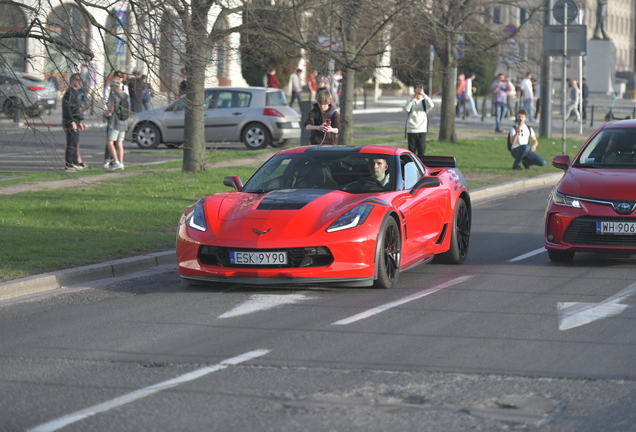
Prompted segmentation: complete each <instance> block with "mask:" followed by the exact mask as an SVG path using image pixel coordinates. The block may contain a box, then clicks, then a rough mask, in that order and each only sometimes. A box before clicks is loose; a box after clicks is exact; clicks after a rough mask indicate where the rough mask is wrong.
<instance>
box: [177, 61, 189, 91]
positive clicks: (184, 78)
mask: <svg viewBox="0 0 636 432" xmlns="http://www.w3.org/2000/svg"><path fill="white" fill-rule="evenodd" d="M187 89H188V71H187V69H186V68H182V69H181V81H179V96H185V94H186V91H187Z"/></svg>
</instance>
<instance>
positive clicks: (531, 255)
mask: <svg viewBox="0 0 636 432" xmlns="http://www.w3.org/2000/svg"><path fill="white" fill-rule="evenodd" d="M546 250H547V249H546V248H544V247H542V248H539V249H536V250H533V251H532V252H528V253H526V254H523V255H519V256H518V257H516V258H513V259H510V260H508V262H517V261H521V260H524V259H526V258H530V257H533V256H535V255H539V254H540V253H542V252H545V251H546Z"/></svg>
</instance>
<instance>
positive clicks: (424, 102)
mask: <svg viewBox="0 0 636 432" xmlns="http://www.w3.org/2000/svg"><path fill="white" fill-rule="evenodd" d="M414 93H415V94H414V95H413V97H412V98H411V99H409V100H408V101H407V102H406V105H404V111H406V112H407V113H409V116H408V118H407V120H406V135H407V140H408V145H409V150H410V151H412V152H413V153H415V154H417V155H418V156H424V153H425V152H426V133H427V132H428V113H429V112H430V111H431V110H432V109H433V107H434V106H435V105H433V101H432V100H431V98H430V97H428V95H427V94H426V93H425V92H424V86H423V85H422V84H421V83H417V84H415V86H414Z"/></svg>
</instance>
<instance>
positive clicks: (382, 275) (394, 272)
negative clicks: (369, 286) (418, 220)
mask: <svg viewBox="0 0 636 432" xmlns="http://www.w3.org/2000/svg"><path fill="white" fill-rule="evenodd" d="M376 247H377V249H378V250H377V252H376V257H377V261H376V265H377V266H378V267H377V279H376V280H375V282H374V284H373V287H374V288H382V289H386V288H393V287H395V286H396V285H397V282H398V277H399V275H400V260H401V258H402V237H401V235H400V230H399V229H398V225H397V222H395V219H393V218H392V217H391V216H388V217H387V218H386V219H385V220H384V222H383V223H382V229H381V230H380V235H379V236H378V243H377V246H376Z"/></svg>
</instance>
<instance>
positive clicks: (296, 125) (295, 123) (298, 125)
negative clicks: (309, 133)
mask: <svg viewBox="0 0 636 432" xmlns="http://www.w3.org/2000/svg"><path fill="white" fill-rule="evenodd" d="M291 125H292V127H293V128H294V129H295V128H300V123H299V122H291Z"/></svg>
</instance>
